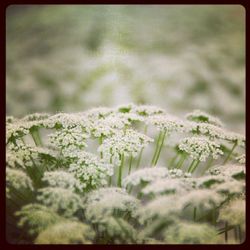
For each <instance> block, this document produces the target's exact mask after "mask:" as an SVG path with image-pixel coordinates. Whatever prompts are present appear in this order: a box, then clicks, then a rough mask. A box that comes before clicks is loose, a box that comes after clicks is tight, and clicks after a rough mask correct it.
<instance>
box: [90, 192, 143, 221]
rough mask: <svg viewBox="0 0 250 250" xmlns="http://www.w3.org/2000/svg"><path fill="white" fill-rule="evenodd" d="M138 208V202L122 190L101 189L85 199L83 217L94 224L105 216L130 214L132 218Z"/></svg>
mask: <svg viewBox="0 0 250 250" xmlns="http://www.w3.org/2000/svg"><path fill="white" fill-rule="evenodd" d="M138 206H139V201H138V200H137V199H136V198H134V197H133V196H131V195H129V194H127V193H126V191H125V190H123V189H118V188H101V189H99V190H95V191H92V192H91V193H89V194H88V196H87V197H86V205H85V216H86V218H87V219H88V220H90V221H96V222H98V221H99V220H100V219H101V218H103V217H106V216H111V215H117V216H119V213H118V212H121V213H130V214H131V216H133V214H134V213H135V211H136V210H137V208H138Z"/></svg>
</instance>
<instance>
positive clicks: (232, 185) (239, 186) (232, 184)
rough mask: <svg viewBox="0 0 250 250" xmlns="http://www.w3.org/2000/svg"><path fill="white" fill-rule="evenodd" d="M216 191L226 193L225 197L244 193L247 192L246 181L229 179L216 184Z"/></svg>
mask: <svg viewBox="0 0 250 250" xmlns="http://www.w3.org/2000/svg"><path fill="white" fill-rule="evenodd" d="M215 191H216V192H217V193H219V194H224V195H225V197H228V196H232V195H242V194H244V193H245V183H244V182H241V181H236V180H232V181H227V182H224V183H221V184H219V185H218V186H216V188H215Z"/></svg>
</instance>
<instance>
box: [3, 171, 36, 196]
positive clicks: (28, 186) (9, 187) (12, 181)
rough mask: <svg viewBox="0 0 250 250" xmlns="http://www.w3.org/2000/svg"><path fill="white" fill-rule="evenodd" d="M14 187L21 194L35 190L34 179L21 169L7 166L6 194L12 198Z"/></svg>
mask: <svg viewBox="0 0 250 250" xmlns="http://www.w3.org/2000/svg"><path fill="white" fill-rule="evenodd" d="M13 189H14V190H15V191H17V192H19V193H20V194H25V192H32V191H34V187H33V184H32V180H31V179H30V177H29V176H28V175H27V174H26V173H25V172H23V171H21V170H19V169H12V168H6V196H7V198H9V199H11V198H12V197H11V196H12V191H13Z"/></svg>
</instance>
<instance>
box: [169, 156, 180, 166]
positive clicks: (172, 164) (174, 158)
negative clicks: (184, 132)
mask: <svg viewBox="0 0 250 250" xmlns="http://www.w3.org/2000/svg"><path fill="white" fill-rule="evenodd" d="M178 156H179V153H177V154H176V155H175V156H174V157H173V158H172V159H171V160H170V161H169V164H168V166H169V167H168V169H172V168H173V167H174V163H175V161H176V159H177V158H178Z"/></svg>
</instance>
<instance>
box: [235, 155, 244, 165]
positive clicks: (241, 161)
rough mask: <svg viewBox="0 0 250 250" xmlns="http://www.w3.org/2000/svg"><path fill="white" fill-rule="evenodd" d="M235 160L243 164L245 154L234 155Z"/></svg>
mask: <svg viewBox="0 0 250 250" xmlns="http://www.w3.org/2000/svg"><path fill="white" fill-rule="evenodd" d="M236 160H237V161H238V162H239V163H240V164H245V163H246V155H245V154H242V155H240V156H238V157H236Z"/></svg>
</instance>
